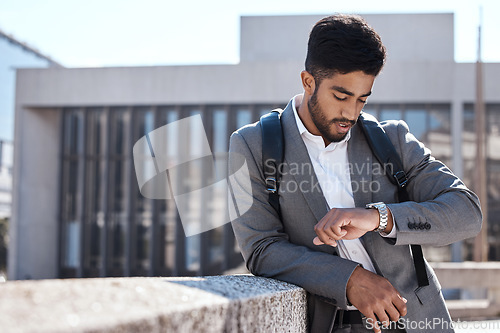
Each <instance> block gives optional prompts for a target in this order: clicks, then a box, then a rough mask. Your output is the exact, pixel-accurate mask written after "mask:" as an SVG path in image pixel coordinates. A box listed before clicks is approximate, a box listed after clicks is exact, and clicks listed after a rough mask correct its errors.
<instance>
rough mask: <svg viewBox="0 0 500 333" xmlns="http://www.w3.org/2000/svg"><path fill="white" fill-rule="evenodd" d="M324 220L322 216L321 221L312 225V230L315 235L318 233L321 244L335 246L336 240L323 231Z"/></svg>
mask: <svg viewBox="0 0 500 333" xmlns="http://www.w3.org/2000/svg"><path fill="white" fill-rule="evenodd" d="M325 220H326V219H325V218H323V219H322V220H321V221H319V222H318V223H317V224H316V225H315V226H314V231H315V232H316V235H318V238H319V241H321V242H322V243H323V244H328V245H331V246H337V242H336V241H335V239H334V238H333V237H331V236H330V235H328V234H327V233H326V232H325V229H324V224H325V223H326V222H325ZM313 242H314V240H313Z"/></svg>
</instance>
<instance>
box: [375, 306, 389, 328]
mask: <svg viewBox="0 0 500 333" xmlns="http://www.w3.org/2000/svg"><path fill="white" fill-rule="evenodd" d="M376 317H377V318H378V321H379V322H381V323H382V326H386V327H388V326H389V324H390V322H391V321H390V320H389V316H388V315H387V312H385V310H384V309H382V310H381V311H378V312H377V313H376Z"/></svg>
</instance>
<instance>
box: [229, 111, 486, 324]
mask: <svg viewBox="0 0 500 333" xmlns="http://www.w3.org/2000/svg"><path fill="white" fill-rule="evenodd" d="M281 121H282V127H283V135H284V143H285V155H284V165H283V169H282V178H281V185H280V206H281V212H282V218H281V219H280V218H279V216H278V214H277V213H276V211H275V210H274V209H273V208H272V207H271V206H270V205H269V203H268V194H267V192H266V184H265V181H264V175H263V171H262V137H261V127H260V123H255V124H251V125H247V126H245V127H243V128H241V129H239V130H238V131H236V132H234V133H233V134H232V136H231V141H230V149H229V152H230V156H229V169H230V170H229V174H230V175H231V174H234V176H233V177H230V180H231V187H232V194H233V200H232V203H234V204H235V205H236V206H239V208H240V209H239V210H238V208H236V209H232V210H231V211H232V212H231V213H230V215H231V223H232V226H233V229H234V233H235V235H236V239H237V241H238V244H239V246H240V249H241V252H242V254H243V258H244V259H245V262H246V265H247V268H248V269H249V271H250V272H252V273H253V274H255V275H260V276H266V277H271V278H275V279H278V280H282V281H286V282H290V283H293V284H296V285H298V286H301V287H303V288H304V289H305V290H307V291H308V297H309V304H308V306H309V320H310V323H309V324H310V329H311V330H312V331H314V332H321V331H323V332H326V331H327V328H328V327H329V324H330V322H331V320H332V318H333V317H334V316H335V313H336V309H338V308H341V309H345V308H346V307H347V298H346V285H347V281H348V279H349V277H350V275H351V273H352V272H353V270H354V269H355V268H356V267H357V266H358V264H357V263H356V262H353V261H350V260H346V259H343V258H341V257H339V256H338V250H337V248H334V247H331V246H328V245H321V246H316V245H314V244H313V239H314V237H316V234H315V232H314V225H315V224H316V223H317V222H318V221H319V220H320V219H321V218H322V217H323V216H324V215H325V214H326V213H327V209H328V208H327V203H326V200H325V198H324V196H323V193H322V191H321V188H320V186H319V184H318V180H317V178H316V175H315V173H314V169H313V167H312V163H311V161H310V158H309V155H308V153H307V150H306V147H305V145H304V142H303V141H302V138H301V137H300V134H299V131H298V129H297V124H296V121H295V118H294V114H293V110H292V105H291V102H290V103H289V104H288V106H287V107H286V108H285V110H284V111H283V114H282V118H281ZM382 124H383V127H384V129H385V131H386V132H387V134H388V136H389V138H390V139H391V141H392V143H393V144H394V146H395V147H396V150H397V151H398V153H399V154H400V156H401V158H402V160H403V164H404V169H405V171H406V172H407V174H408V177H409V185H408V193H409V195H410V199H411V200H412V201H408V202H404V203H396V202H397V188H396V187H395V186H394V185H393V184H391V183H390V181H389V179H388V177H387V176H386V174H385V173H384V172H383V169H382V168H381V166H380V165H379V164H378V162H377V161H376V158H375V157H374V155H373V154H372V152H371V150H370V148H369V146H368V144H367V142H366V140H365V138H364V135H363V133H362V132H361V131H360V128H359V126H357V125H355V126H354V127H353V128H352V129H351V138H350V140H349V143H348V157H349V163H350V167H351V182H352V189H353V194H354V201H355V204H356V207H364V206H365V205H366V204H367V203H370V202H378V201H383V202H385V203H386V204H388V207H389V208H390V209H391V212H392V215H393V217H394V221H395V224H396V228H397V238H396V239H387V238H383V237H382V236H380V235H379V234H378V233H375V232H369V233H366V234H365V235H364V236H363V237H362V238H361V241H362V243H363V245H364V247H365V248H366V250H367V252H368V254H369V255H370V257H371V259H372V261H373V263H374V266H375V268H376V270H377V273H378V274H379V275H381V276H384V277H385V278H387V279H388V280H389V281H390V282H391V284H392V285H393V286H394V287H395V288H396V289H397V290H398V291H399V292H400V293H401V294H402V296H404V297H405V298H406V299H407V300H408V303H407V307H408V314H407V315H406V316H405V317H404V320H405V321H415V322H421V321H423V322H425V321H426V320H427V321H429V320H431V321H432V319H433V318H440V319H436V320H440V321H443V322H446V323H444V324H443V325H444V326H443V325H441V326H439V325H438V326H436V327H435V330H428V327H427V328H425V327H424V329H421V328H422V327H420V328H417V329H415V330H413V329H412V328H411V327H410V325H408V326H407V331H408V332H424V331H429V332H452V331H453V330H452V329H451V328H450V329H446V326H447V323H449V321H450V317H449V313H448V311H447V309H446V306H445V303H444V300H443V297H442V294H441V286H440V284H439V282H438V280H437V278H436V276H435V274H434V271H433V270H432V268H431V267H430V266H429V265H428V264H427V263H426V266H427V275H428V277H429V282H430V285H429V286H426V287H422V288H418V283H417V280H416V273H415V268H414V266H413V259H412V255H411V251H410V247H409V244H421V245H435V246H442V245H447V244H450V243H453V242H455V241H458V240H462V239H465V238H469V237H473V236H475V235H476V234H477V233H478V232H479V230H480V229H481V222H482V215H481V210H480V205H479V200H478V198H477V196H476V195H475V194H474V193H473V192H471V191H470V190H468V189H467V187H466V186H465V185H464V184H463V183H462V181H461V180H460V179H458V178H457V177H456V176H455V175H454V174H453V173H452V172H451V171H450V170H449V169H448V168H447V167H446V166H445V165H443V164H442V163H441V162H439V161H437V160H435V159H434V158H433V157H432V156H431V155H430V151H429V150H428V149H427V148H425V147H424V146H423V145H422V144H421V143H420V142H419V141H417V140H416V139H415V137H414V136H413V135H412V134H410V133H409V132H408V127H407V125H406V124H405V123H404V122H403V121H389V122H384V123H382ZM245 163H246V166H247V167H248V173H249V177H250V180H249V179H248V175H245V173H241V172H239V173H238V172H237V170H241V169H240V168H241V166H242V165H244V164H245ZM230 201H231V200H230ZM245 205H246V208H245V209H241V207H243V206H245ZM233 208H234V207H233ZM411 325H416V324H411ZM421 325H424V324H421Z"/></svg>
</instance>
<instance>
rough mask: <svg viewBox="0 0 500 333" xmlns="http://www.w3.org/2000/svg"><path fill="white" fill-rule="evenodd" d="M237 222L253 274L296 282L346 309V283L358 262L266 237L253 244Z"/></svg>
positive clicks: (241, 246)
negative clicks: (243, 235) (248, 240)
mask: <svg viewBox="0 0 500 333" xmlns="http://www.w3.org/2000/svg"><path fill="white" fill-rule="evenodd" d="M237 223H238V222H237V221H235V223H233V226H234V230H235V234H236V237H237V239H238V243H239V244H240V248H241V251H242V253H243V256H244V258H245V261H246V264H247V267H248V269H249V270H250V272H251V273H252V274H255V275H259V276H265V277H270V278H275V279H278V280H282V281H285V282H289V283H293V284H295V285H298V286H300V287H302V288H304V289H306V290H307V291H308V292H310V293H313V294H316V295H320V296H322V297H326V298H328V299H329V300H330V301H331V302H333V303H334V304H335V305H337V306H339V307H341V308H346V307H347V297H346V287H347V282H348V280H349V278H350V276H351V274H352V272H353V271H354V269H355V268H356V267H357V266H358V264H357V263H355V262H353V261H350V260H346V259H342V258H340V257H339V256H336V255H332V254H329V253H324V252H320V251H313V250H311V249H309V248H307V247H305V246H299V245H295V244H292V243H290V242H288V241H287V240H286V239H284V238H280V237H267V238H264V239H259V240H258V242H256V243H253V244H252V243H250V242H247V241H245V240H241V237H238V236H239V235H242V234H245V232H241V230H240V229H241V227H240V228H239V227H238V226H237Z"/></svg>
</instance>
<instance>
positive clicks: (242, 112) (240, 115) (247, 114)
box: [236, 108, 252, 128]
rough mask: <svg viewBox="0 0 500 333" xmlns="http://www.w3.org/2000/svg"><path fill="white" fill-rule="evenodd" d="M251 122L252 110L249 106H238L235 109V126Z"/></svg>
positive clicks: (238, 126)
mask: <svg viewBox="0 0 500 333" xmlns="http://www.w3.org/2000/svg"><path fill="white" fill-rule="evenodd" d="M250 123H252V111H250V109H249V108H239V109H237V110H236V127H237V128H240V127H243V126H245V125H248V124H250Z"/></svg>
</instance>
